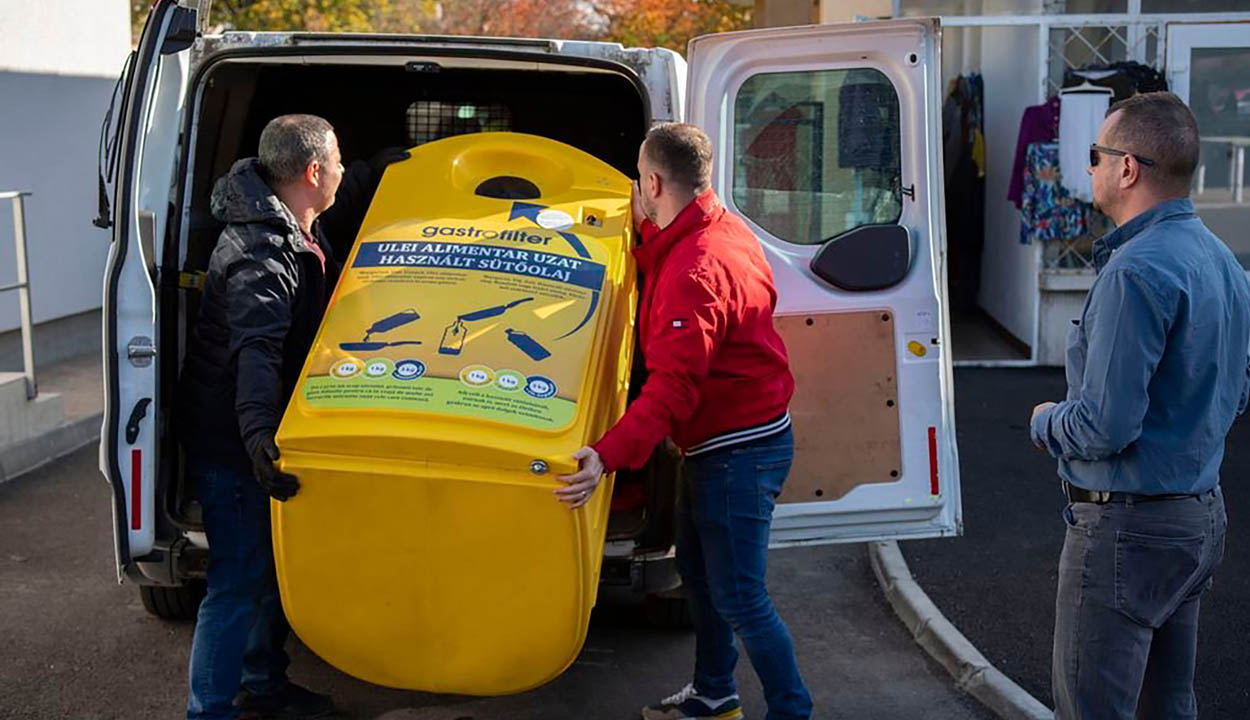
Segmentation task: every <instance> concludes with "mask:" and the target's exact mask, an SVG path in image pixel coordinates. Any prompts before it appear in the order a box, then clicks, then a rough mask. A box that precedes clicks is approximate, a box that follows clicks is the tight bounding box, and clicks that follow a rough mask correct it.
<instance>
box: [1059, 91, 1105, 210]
mask: <svg viewBox="0 0 1250 720" xmlns="http://www.w3.org/2000/svg"><path fill="white" fill-rule="evenodd" d="M1110 104H1111V92H1110V91H1109V90H1107V89H1106V88H1104V87H1099V86H1095V85H1087V84H1082V85H1078V86H1076V87H1074V88H1068V89H1065V90H1061V91H1060V92H1059V170H1060V173H1061V178H1062V180H1063V186H1064V188H1066V189H1067V191H1068V192H1069V193H1071V194H1072V196H1073V197H1075V198H1076V199H1078V200H1081V201H1083V202H1087V203H1088V202H1093V201H1094V185H1093V181H1092V180H1091V178H1090V176H1089V173H1088V172H1086V171H1085V168H1087V167H1089V146H1090V145H1091V144H1092V143H1094V142H1097V140H1098V130H1099V128H1101V127H1102V121H1103V119H1104V118H1105V117H1106V116H1107V107H1108V106H1109V105H1110Z"/></svg>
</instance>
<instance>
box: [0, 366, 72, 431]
mask: <svg viewBox="0 0 1250 720" xmlns="http://www.w3.org/2000/svg"><path fill="white" fill-rule="evenodd" d="M64 422H65V399H64V398H62V397H61V395H60V393H47V392H44V393H39V394H38V395H37V396H35V399H34V400H27V399H26V382H25V379H24V378H23V376H22V375H21V373H4V375H3V376H2V377H0V448H4V447H7V446H9V445H13V444H15V443H19V442H23V441H25V440H29V439H30V438H32V437H37V436H39V435H42V434H44V433H46V432H49V431H50V430H52V429H54V428H56V427H57V426H59V425H62V424H64Z"/></svg>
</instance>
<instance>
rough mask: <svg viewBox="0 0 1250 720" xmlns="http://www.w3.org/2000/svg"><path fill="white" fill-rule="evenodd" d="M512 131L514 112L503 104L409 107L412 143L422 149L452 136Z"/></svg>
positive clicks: (425, 103)
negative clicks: (426, 145)
mask: <svg viewBox="0 0 1250 720" xmlns="http://www.w3.org/2000/svg"><path fill="white" fill-rule="evenodd" d="M511 129H512V111H511V110H509V109H508V108H507V106H505V105H501V104H499V103H486V104H477V103H467V102H466V103H456V102H442V101H439V100H418V101H417V102H414V103H413V104H411V105H409V106H408V143H409V146H410V147H411V146H413V145H420V144H422V143H427V142H430V141H432V140H440V139H442V138H445V137H451V136H452V135H465V134H468V133H478V132H502V131H508V130H511Z"/></svg>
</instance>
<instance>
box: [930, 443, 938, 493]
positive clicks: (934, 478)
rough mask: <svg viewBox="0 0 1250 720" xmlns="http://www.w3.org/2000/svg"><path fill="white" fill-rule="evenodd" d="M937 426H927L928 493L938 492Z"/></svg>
mask: <svg viewBox="0 0 1250 720" xmlns="http://www.w3.org/2000/svg"><path fill="white" fill-rule="evenodd" d="M938 489H939V488H938V456H937V428H935V427H930V428H929V493H930V494H932V495H937V494H938Z"/></svg>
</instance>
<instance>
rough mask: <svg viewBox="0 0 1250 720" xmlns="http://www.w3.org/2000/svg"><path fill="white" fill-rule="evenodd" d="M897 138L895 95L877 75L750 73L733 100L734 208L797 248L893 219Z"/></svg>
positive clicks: (897, 199)
mask: <svg viewBox="0 0 1250 720" xmlns="http://www.w3.org/2000/svg"><path fill="white" fill-rule="evenodd" d="M900 141H901V138H900V130H899V104H898V94H897V93H896V92H895V90H894V86H893V85H892V84H891V83H890V81H889V79H888V78H887V77H886V76H885V75H884V74H882V73H881V72H879V71H877V70H872V69H854V70H820V71H809V72H786V73H770V74H764V75H756V76H754V77H751V78H749V79H748V80H747V81H746V82H745V83H743V85H742V89H741V90H739V91H738V95H737V97H736V98H735V100H734V145H733V148H734V150H733V201H734V204H735V205H736V206H737V208H738V210H739V212H741V213H742V214H744V215H746V216H747V217H749V218H750V219H751V220H752V221H754V222H755V223H756V224H758V225H759V226H760V227H762V228H763V229H764V230H766V231H768V233H769V234H771V235H773V236H775V237H777V238H780V239H782V240H786V241H788V242H792V243H797V244H801V245H813V244H819V243H822V242H824V241H826V240H828V239H830V238H832V237H834V236H837V235H841V234H842V233H844V232H846V231H848V230H852V229H854V228H856V227H859V226H861V225H869V224H875V223H892V222H897V221H898V218H899V216H900V214H901V213H902V194H901V192H900V176H901V173H900V166H899V154H900Z"/></svg>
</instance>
